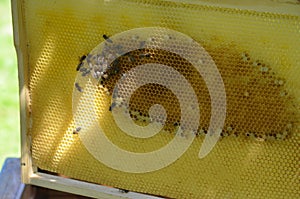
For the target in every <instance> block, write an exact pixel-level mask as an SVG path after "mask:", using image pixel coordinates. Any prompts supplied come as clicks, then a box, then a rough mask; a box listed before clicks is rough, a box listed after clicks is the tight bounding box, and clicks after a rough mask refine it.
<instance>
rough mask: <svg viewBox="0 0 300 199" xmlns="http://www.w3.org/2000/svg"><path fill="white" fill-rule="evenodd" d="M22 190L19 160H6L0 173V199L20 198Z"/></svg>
mask: <svg viewBox="0 0 300 199" xmlns="http://www.w3.org/2000/svg"><path fill="white" fill-rule="evenodd" d="M23 190H24V184H22V183H21V168H20V159H19V158H7V159H6V160H5V162H4V165H3V168H2V171H1V173H0V199H15V198H20V197H21V195H22V192H23Z"/></svg>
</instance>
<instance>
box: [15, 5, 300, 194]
mask: <svg viewBox="0 0 300 199" xmlns="http://www.w3.org/2000/svg"><path fill="white" fill-rule="evenodd" d="M225 2H231V4H229V5H231V6H229V7H233V6H232V5H233V4H232V1H225ZM247 2H248V3H249V5H247V4H245V5H243V6H242V5H238V6H234V7H235V8H245V7H248V8H249V9H252V10H253V9H254V10H258V11H262V10H264V11H266V10H268V11H270V12H272V11H273V12H276V11H278V7H279V6H281V7H280V8H281V9H282V6H284V7H283V8H285V7H286V8H287V9H283V10H281V11H280V12H283V13H286V12H289V13H292V14H295V15H300V13H297V10H298V8H295V7H293V5H290V4H288V3H287V2H281V1H275V2H273V3H274V4H273V5H275V4H277V6H278V7H276V6H275V7H272V6H270V3H271V1H264V2H265V3H269V4H265V5H264V6H263V7H261V6H259V7H258V6H254V5H253V4H251V3H250V1H247ZM251 2H253V1H251ZM283 4H284V5H283ZM11 5H12V15H13V29H14V44H15V47H16V51H17V57H18V71H19V73H18V75H19V89H20V90H19V95H20V121H21V125H20V126H21V176H22V182H23V183H25V184H32V185H37V186H42V187H46V188H50V189H55V190H59V191H65V192H70V193H74V194H79V195H84V196H89V197H94V198H120V197H125V198H153V199H154V198H159V197H155V196H150V195H145V194H140V193H135V192H128V193H125V192H122V191H120V190H119V189H116V188H110V187H106V186H102V185H96V184H92V183H87V182H82V181H79V180H74V179H68V178H64V177H60V176H55V175H50V174H45V173H42V172H39V171H38V170H37V168H36V167H34V166H33V165H32V160H31V151H30V144H31V138H30V135H28V134H27V132H28V128H29V126H30V119H29V113H30V95H29V90H28V87H27V86H26V82H28V80H29V74H28V73H24V71H29V70H28V67H29V66H28V57H27V55H26V53H24V52H26V50H27V46H26V43H24V41H26V32H25V31H24V30H25V28H24V27H23V26H24V23H23V13H22V4H21V1H20V0H11ZM210 5H211V4H210ZM215 5H219V6H224V4H215ZM227 7H228V6H227ZM294 8H295V9H294Z"/></svg>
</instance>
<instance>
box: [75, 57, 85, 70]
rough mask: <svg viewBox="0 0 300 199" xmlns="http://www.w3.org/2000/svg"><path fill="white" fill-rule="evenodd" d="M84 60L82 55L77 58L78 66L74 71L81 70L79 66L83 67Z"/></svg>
mask: <svg viewBox="0 0 300 199" xmlns="http://www.w3.org/2000/svg"><path fill="white" fill-rule="evenodd" d="M85 58H86V55H82V56H81V57H80V58H79V64H78V65H77V68H76V71H79V69H80V68H81V66H82V65H83V63H82V62H83V61H84V60H85Z"/></svg>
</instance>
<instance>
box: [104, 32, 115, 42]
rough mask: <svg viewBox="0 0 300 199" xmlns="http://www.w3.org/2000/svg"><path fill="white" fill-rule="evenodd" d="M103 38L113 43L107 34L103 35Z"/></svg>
mask: <svg viewBox="0 0 300 199" xmlns="http://www.w3.org/2000/svg"><path fill="white" fill-rule="evenodd" d="M103 38H104V39H105V40H106V41H108V42H109V43H113V41H112V40H111V39H110V38H109V37H108V36H107V35H105V34H104V35H103Z"/></svg>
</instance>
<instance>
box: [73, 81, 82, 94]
mask: <svg viewBox="0 0 300 199" xmlns="http://www.w3.org/2000/svg"><path fill="white" fill-rule="evenodd" d="M75 87H76V89H77V90H78V91H79V92H82V88H81V87H80V86H79V84H78V83H77V82H76V83H75Z"/></svg>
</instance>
